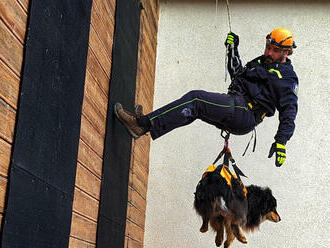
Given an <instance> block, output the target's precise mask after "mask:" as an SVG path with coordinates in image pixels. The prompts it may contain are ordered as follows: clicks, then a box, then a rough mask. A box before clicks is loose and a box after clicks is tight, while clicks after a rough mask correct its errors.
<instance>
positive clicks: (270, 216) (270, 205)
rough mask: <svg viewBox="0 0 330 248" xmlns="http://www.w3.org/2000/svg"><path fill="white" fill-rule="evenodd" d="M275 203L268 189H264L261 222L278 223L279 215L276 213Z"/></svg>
mask: <svg viewBox="0 0 330 248" xmlns="http://www.w3.org/2000/svg"><path fill="white" fill-rule="evenodd" d="M276 208H277V202H276V199H275V197H274V196H273V194H272V191H271V190H270V189H269V188H266V189H264V203H263V206H262V209H261V211H262V212H261V213H262V219H263V221H265V220H269V221H272V222H279V221H280V220H281V217H280V215H279V214H278V213H277V210H276Z"/></svg>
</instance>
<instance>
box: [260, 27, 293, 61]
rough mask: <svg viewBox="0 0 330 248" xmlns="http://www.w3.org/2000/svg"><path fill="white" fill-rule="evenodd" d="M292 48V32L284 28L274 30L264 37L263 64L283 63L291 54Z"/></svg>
mask: <svg viewBox="0 0 330 248" xmlns="http://www.w3.org/2000/svg"><path fill="white" fill-rule="evenodd" d="M293 48H296V44H295V42H294V40H293V34H292V32H291V31H290V30H289V29H286V28H276V29H274V30H273V31H272V32H271V33H270V34H268V35H267V37H266V48H265V52H264V56H265V62H266V63H284V62H286V58H287V57H288V56H289V55H291V54H292V53H293Z"/></svg>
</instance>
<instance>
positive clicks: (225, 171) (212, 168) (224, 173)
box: [202, 164, 247, 197]
mask: <svg viewBox="0 0 330 248" xmlns="http://www.w3.org/2000/svg"><path fill="white" fill-rule="evenodd" d="M216 168H217V166H215V165H214V164H211V165H210V166H209V167H207V169H206V170H205V172H204V173H203V176H202V178H204V177H205V176H206V174H207V173H209V172H213V171H215V169H216ZM220 175H221V176H222V177H223V178H224V179H225V180H226V182H227V184H228V185H229V186H230V187H231V177H232V176H233V177H234V178H235V179H237V176H236V175H235V173H232V172H231V171H230V170H229V169H228V167H227V166H226V165H223V166H222V169H221V171H220ZM243 191H244V195H245V197H246V196H247V189H246V188H245V186H244V185H243Z"/></svg>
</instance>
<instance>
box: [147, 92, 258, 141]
mask: <svg viewBox="0 0 330 248" xmlns="http://www.w3.org/2000/svg"><path fill="white" fill-rule="evenodd" d="M147 117H148V118H149V120H150V122H151V129H150V133H151V137H152V138H153V139H157V138H159V137H160V136H162V135H164V134H166V133H168V132H170V131H171V130H173V129H175V128H178V127H181V126H185V125H188V124H190V123H192V122H193V121H194V120H196V119H200V120H202V121H204V122H207V123H209V124H211V125H213V126H216V127H217V128H220V129H225V130H227V131H229V132H231V133H233V134H237V135H243V134H246V133H248V132H250V131H251V130H253V129H254V127H255V126H256V124H257V123H256V121H255V116H254V114H253V112H252V111H251V110H250V108H249V107H248V103H247V101H246V99H245V98H244V96H242V95H232V94H221V93H212V92H206V91H202V90H193V91H190V92H188V93H187V94H185V95H184V96H182V97H181V98H180V99H178V100H176V101H173V102H171V103H169V104H167V105H165V106H164V107H161V108H160V109H157V110H155V111H153V112H151V113H150V114H148V115H147Z"/></svg>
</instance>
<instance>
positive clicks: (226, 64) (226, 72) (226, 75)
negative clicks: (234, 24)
mask: <svg viewBox="0 0 330 248" xmlns="http://www.w3.org/2000/svg"><path fill="white" fill-rule="evenodd" d="M217 3H218V0H217ZM226 6H227V16H228V26H229V31H230V32H231V16H230V9H229V0H226ZM228 52H229V47H228V46H227V47H226V54H225V83H227V77H228Z"/></svg>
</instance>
